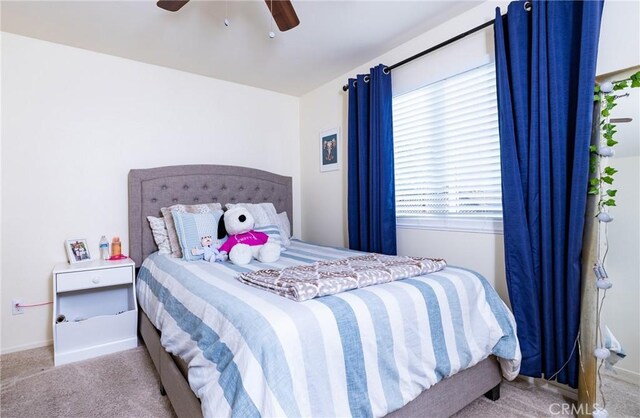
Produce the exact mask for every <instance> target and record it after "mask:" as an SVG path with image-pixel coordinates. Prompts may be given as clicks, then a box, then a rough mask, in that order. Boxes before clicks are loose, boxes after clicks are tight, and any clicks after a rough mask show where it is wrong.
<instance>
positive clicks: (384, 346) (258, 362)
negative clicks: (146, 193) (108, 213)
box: [137, 241, 520, 417]
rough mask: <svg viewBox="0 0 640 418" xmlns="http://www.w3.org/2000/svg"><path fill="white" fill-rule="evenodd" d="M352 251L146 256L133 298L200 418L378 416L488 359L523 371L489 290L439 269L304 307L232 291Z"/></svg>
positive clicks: (506, 315) (512, 372) (466, 274)
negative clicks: (225, 257) (260, 273)
mask: <svg viewBox="0 0 640 418" xmlns="http://www.w3.org/2000/svg"><path fill="white" fill-rule="evenodd" d="M353 254H354V252H351V251H348V250H343V249H334V248H328V247H320V246H316V245H311V244H307V243H303V242H300V241H293V243H292V245H291V247H289V249H288V250H287V251H286V252H283V253H282V256H281V258H280V260H278V262H277V263H273V264H261V263H258V262H256V261H254V262H252V263H251V264H250V265H248V266H245V267H238V266H234V265H233V264H231V263H215V264H210V263H207V262H204V261H197V262H185V261H182V260H180V259H175V258H169V257H168V256H164V255H158V254H157V253H155V254H153V255H151V256H150V257H149V258H148V259H147V260H145V262H144V263H143V265H142V267H141V269H140V273H139V275H138V281H137V291H138V300H139V302H140V306H141V307H142V309H143V310H144V311H145V312H146V313H147V315H148V317H149V318H150V319H151V321H152V322H153V323H154V325H155V326H156V327H157V328H158V329H159V330H160V331H161V332H162V340H161V343H162V345H163V346H164V347H165V349H166V350H167V351H169V352H170V353H173V354H175V355H178V356H180V357H181V358H183V359H184V360H185V361H186V362H187V364H188V365H189V383H190V385H191V388H192V389H193V391H194V392H195V393H196V395H197V396H198V397H199V398H200V399H201V401H202V411H203V414H204V416H205V417H214V416H215V417H221V416H240V417H254V416H255V417H257V416H268V417H272V416H278V417H282V416H290V417H299V416H316V417H327V416H340V417H346V416H358V417H369V416H383V415H386V414H387V413H389V412H392V411H394V410H396V409H398V408H400V407H402V406H403V405H405V404H406V403H407V402H409V401H411V400H413V399H414V398H416V397H417V396H418V395H419V394H420V393H421V392H422V391H423V390H424V389H426V388H429V387H430V386H432V385H433V384H435V383H437V382H438V381H440V380H441V379H443V378H444V377H447V376H450V375H453V374H455V373H457V372H458V371H460V370H463V369H465V368H468V367H471V366H473V365H474V364H476V363H478V362H479V361H481V360H483V359H485V358H486V357H488V356H489V355H490V354H495V355H496V356H498V357H499V360H500V364H501V367H502V372H503V375H504V376H505V377H506V378H507V379H513V378H515V376H516V375H517V374H518V371H519V367H520V349H519V346H518V341H517V339H516V336H515V322H514V319H513V316H512V315H511V313H510V312H509V310H508V309H507V308H506V306H505V305H504V303H503V302H502V300H500V298H499V297H498V295H497V293H496V292H495V291H494V290H493V288H492V287H491V286H490V285H489V284H488V283H487V281H486V280H485V279H484V278H482V277H481V276H479V275H478V274H477V273H474V272H472V271H469V270H466V269H462V268H455V267H447V268H446V269H444V270H442V271H440V272H437V273H432V274H429V275H426V276H420V277H416V278H411V279H405V280H400V281H397V282H392V283H385V284H381V285H376V286H371V287H367V288H363V289H357V290H352V291H349V292H345V293H341V294H338V295H334V296H326V297H322V298H318V299H313V300H309V301H306V302H302V303H300V302H294V301H291V300H289V299H286V298H284V297H281V296H278V295H275V294H272V293H269V292H265V291H263V290H260V289H256V288H253V287H250V286H247V285H245V284H242V283H240V282H239V281H238V280H236V279H235V276H236V275H237V274H238V273H240V272H246V271H249V270H259V269H263V268H282V267H287V266H292V265H298V264H305V263H310V262H313V261H316V260H322V259H334V258H343V257H347V256H350V255H353Z"/></svg>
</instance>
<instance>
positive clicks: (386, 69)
mask: <svg viewBox="0 0 640 418" xmlns="http://www.w3.org/2000/svg"><path fill="white" fill-rule="evenodd" d="M382 72H383V73H385V74H389V73H390V72H391V71H389V67H384V68H383V69H382Z"/></svg>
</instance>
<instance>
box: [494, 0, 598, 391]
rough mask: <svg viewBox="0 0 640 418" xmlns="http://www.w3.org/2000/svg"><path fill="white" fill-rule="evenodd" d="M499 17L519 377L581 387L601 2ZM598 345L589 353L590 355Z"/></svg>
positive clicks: (542, 6)
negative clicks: (583, 265)
mask: <svg viewBox="0 0 640 418" xmlns="http://www.w3.org/2000/svg"><path fill="white" fill-rule="evenodd" d="M524 3H525V2H523V1H518V2H513V3H511V4H510V5H509V8H508V12H507V15H506V16H505V17H501V16H500V10H499V9H498V10H497V11H496V22H495V45H496V76H497V88H498V112H499V121H500V148H501V151H500V152H501V161H502V206H503V219H504V247H505V267H506V274H507V285H508V288H509V298H510V299H511V305H512V308H513V312H514V315H515V317H516V321H517V325H518V337H519V340H520V346H521V350H522V367H521V373H522V374H524V375H527V376H533V377H540V376H541V375H544V377H546V378H547V379H548V378H550V377H552V376H553V375H554V374H555V373H556V372H557V371H558V370H560V369H561V368H562V367H563V365H564V364H565V362H567V361H568V364H567V365H566V367H565V368H564V369H562V371H561V372H560V373H559V374H558V376H557V380H558V381H559V382H561V383H567V384H569V385H570V386H572V387H574V388H575V387H577V384H578V364H579V363H578V350H577V348H576V349H575V352H574V353H573V355H571V353H572V351H573V350H574V347H575V341H576V338H577V334H578V329H579V323H580V253H581V249H582V232H583V227H584V216H585V208H586V197H587V183H588V177H589V142H590V137H591V126H592V114H593V86H594V81H595V69H596V55H597V48H598V37H599V32H600V18H601V15H602V6H603V2H602V1H584V2H581V1H549V2H547V1H534V2H533V3H532V8H531V11H526V10H525V7H524ZM591 349H592V348H591V347H583V350H586V351H587V352H591Z"/></svg>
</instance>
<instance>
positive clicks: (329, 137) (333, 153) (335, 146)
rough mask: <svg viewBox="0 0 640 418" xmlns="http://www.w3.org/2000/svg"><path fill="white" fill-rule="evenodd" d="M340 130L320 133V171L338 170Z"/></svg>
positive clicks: (335, 129)
mask: <svg viewBox="0 0 640 418" xmlns="http://www.w3.org/2000/svg"><path fill="white" fill-rule="evenodd" d="M339 149H340V128H334V129H329V130H328V131H324V132H321V133H320V171H333V170H338V169H339V168H340V158H342V156H341V155H340V154H339V152H338V151H339Z"/></svg>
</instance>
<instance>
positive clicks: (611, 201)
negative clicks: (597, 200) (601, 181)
mask: <svg viewBox="0 0 640 418" xmlns="http://www.w3.org/2000/svg"><path fill="white" fill-rule="evenodd" d="M602 204H603V205H606V206H615V205H616V201H615V200H614V199H607V200H605V201H604V202H602Z"/></svg>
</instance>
